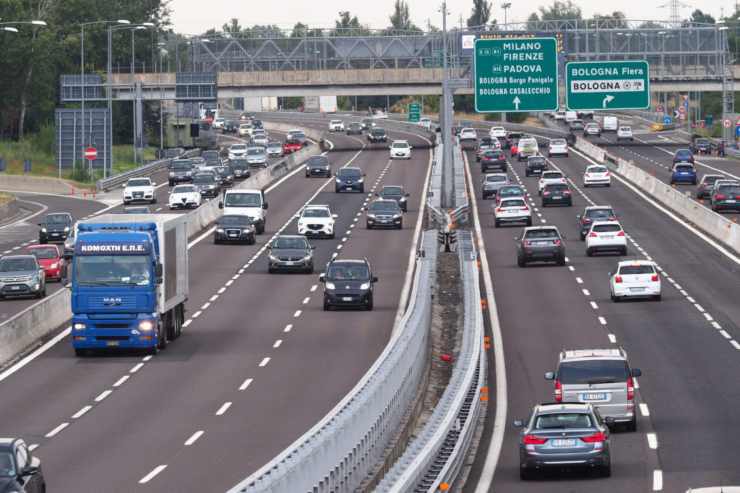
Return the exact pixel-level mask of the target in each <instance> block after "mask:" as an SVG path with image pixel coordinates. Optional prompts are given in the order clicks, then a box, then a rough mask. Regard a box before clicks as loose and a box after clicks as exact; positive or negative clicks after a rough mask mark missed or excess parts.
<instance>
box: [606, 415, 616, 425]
mask: <svg viewBox="0 0 740 493" xmlns="http://www.w3.org/2000/svg"><path fill="white" fill-rule="evenodd" d="M604 423H605V424H606V426H614V425H615V424H616V421H614V418H613V417H611V416H607V417H606V418H604Z"/></svg>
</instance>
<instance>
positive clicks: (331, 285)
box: [326, 282, 336, 291]
mask: <svg viewBox="0 0 740 493" xmlns="http://www.w3.org/2000/svg"><path fill="white" fill-rule="evenodd" d="M326 289H328V290H330V291H331V290H334V289H336V286H335V285H334V283H333V282H327V283H326Z"/></svg>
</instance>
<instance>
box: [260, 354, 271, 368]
mask: <svg viewBox="0 0 740 493" xmlns="http://www.w3.org/2000/svg"><path fill="white" fill-rule="evenodd" d="M269 362H270V358H269V356H268V357H266V358H263V359H262V361H260V368H264V367H265V366H267V363H269Z"/></svg>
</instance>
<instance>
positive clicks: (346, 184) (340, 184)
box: [334, 167, 365, 193]
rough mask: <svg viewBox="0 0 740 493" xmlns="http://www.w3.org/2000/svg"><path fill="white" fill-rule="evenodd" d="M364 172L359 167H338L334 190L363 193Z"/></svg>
mask: <svg viewBox="0 0 740 493" xmlns="http://www.w3.org/2000/svg"><path fill="white" fill-rule="evenodd" d="M364 176H365V173H363V172H362V170H361V169H360V168H353V167H346V168H340V169H339V171H337V174H336V180H334V181H335V183H334V191H335V192H337V193H339V192H360V193H365V178H364Z"/></svg>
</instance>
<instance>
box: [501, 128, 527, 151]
mask: <svg viewBox="0 0 740 493" xmlns="http://www.w3.org/2000/svg"><path fill="white" fill-rule="evenodd" d="M523 136H524V134H523V133H522V132H509V133H507V134H506V138H505V139H504V141H503V142H502V143H501V145H502V147H503V148H504V149H510V148H511V145H512V144H514V143H516V142H519V139H521V138H522V137H523Z"/></svg>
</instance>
